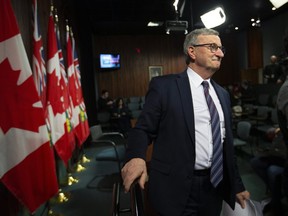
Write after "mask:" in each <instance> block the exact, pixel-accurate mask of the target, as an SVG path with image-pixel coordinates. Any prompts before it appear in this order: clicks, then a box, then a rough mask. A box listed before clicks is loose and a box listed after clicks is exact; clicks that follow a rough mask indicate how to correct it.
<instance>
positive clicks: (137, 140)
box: [127, 71, 245, 216]
mask: <svg viewBox="0 0 288 216" xmlns="http://www.w3.org/2000/svg"><path fill="white" fill-rule="evenodd" d="M211 83H212V85H213V86H214V88H215V91H216V93H217V95H218V98H219V100H220V102H221V105H222V109H223V112H224V118H225V129H226V138H225V141H224V144H223V146H224V149H223V151H224V152H223V156H224V179H223V182H224V186H225V190H224V192H223V198H224V199H225V200H226V202H227V203H228V204H230V206H231V207H232V208H234V205H235V195H236V193H238V192H241V191H244V190H245V188H244V186H243V184H242V180H241V178H240V176H239V173H238V169H237V165H236V161H235V157H234V149H233V135H232V121H231V120H232V116H231V111H230V97H229V94H228V92H227V91H226V90H224V89H223V88H222V87H220V86H219V85H218V84H216V83H215V82H214V81H213V80H211ZM194 128H195V125H194V113H193V103H192V95H191V90H190V84H189V80H188V75H187V72H186V71H185V72H183V73H181V74H174V75H167V76H161V77H155V78H153V79H152V80H151V82H150V85H149V90H148V92H147V95H146V99H145V105H144V109H143V112H142V114H141V115H140V117H139V118H138V121H137V123H136V126H135V128H133V129H132V130H131V132H130V133H129V136H128V148H127V160H130V159H131V158H135V157H140V158H143V159H145V153H146V149H147V146H148V144H150V143H151V142H153V143H154V144H153V153H152V159H151V162H150V169H149V182H148V184H149V199H150V201H151V203H152V205H153V207H154V208H155V209H156V210H158V211H160V212H162V213H164V215H165V216H166V215H171V216H177V215H180V214H181V212H182V211H183V209H184V207H185V204H186V201H187V198H188V195H189V192H190V186H191V183H192V182H191V176H192V175H193V170H194V164H195V130H194Z"/></svg>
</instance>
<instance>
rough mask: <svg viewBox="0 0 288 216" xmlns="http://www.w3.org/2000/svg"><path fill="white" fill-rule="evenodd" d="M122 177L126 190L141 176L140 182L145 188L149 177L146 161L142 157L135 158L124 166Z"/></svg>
mask: <svg viewBox="0 0 288 216" xmlns="http://www.w3.org/2000/svg"><path fill="white" fill-rule="evenodd" d="M121 174H122V178H123V185H124V188H125V192H126V193H127V192H128V191H129V190H130V187H131V185H132V183H133V182H134V181H135V180H136V179H137V178H139V180H138V183H139V185H140V187H141V188H142V189H144V185H145V182H146V181H147V179H148V174H147V167H146V162H145V160H143V159H142V158H133V159H131V160H130V161H128V162H127V163H126V164H125V166H124V167H123V168H122V172H121Z"/></svg>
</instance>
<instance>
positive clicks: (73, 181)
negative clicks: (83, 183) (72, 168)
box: [68, 174, 79, 186]
mask: <svg viewBox="0 0 288 216" xmlns="http://www.w3.org/2000/svg"><path fill="white" fill-rule="evenodd" d="M78 182H79V180H78V179H76V178H74V177H73V176H72V175H71V174H69V176H68V185H69V186H71V185H72V184H76V183H78Z"/></svg>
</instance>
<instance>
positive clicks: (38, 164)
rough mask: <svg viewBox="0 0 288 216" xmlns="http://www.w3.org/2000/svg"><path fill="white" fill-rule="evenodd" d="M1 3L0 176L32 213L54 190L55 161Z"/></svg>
mask: <svg viewBox="0 0 288 216" xmlns="http://www.w3.org/2000/svg"><path fill="white" fill-rule="evenodd" d="M0 5H1V7H0V92H1V93H0V101H2V106H0V180H1V182H2V183H3V184H4V185H5V186H6V187H7V189H8V190H9V191H11V193H12V194H14V196H15V197H16V198H17V199H18V200H19V201H20V202H21V203H22V204H23V205H24V206H26V207H27V209H28V210H29V211H30V212H32V213H33V212H34V211H35V210H36V209H37V208H38V207H39V206H40V205H42V204H43V203H44V202H46V201H47V200H49V199H50V198H51V197H52V196H54V195H56V194H57V193H58V183H57V177H56V169H55V161H54V155H53V151H52V149H51V147H50V142H49V135H48V131H47V126H46V123H45V115H44V109H43V105H42V102H41V100H40V97H39V95H38V93H37V90H36V87H35V83H34V80H33V76H32V70H31V68H30V65H29V61H28V58H27V54H26V52H25V48H24V45H23V41H22V37H21V35H20V32H19V29H18V25H17V22H16V18H15V15H14V13H13V10H12V7H11V4H10V0H0Z"/></svg>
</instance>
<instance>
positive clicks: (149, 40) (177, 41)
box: [93, 34, 240, 98]
mask: <svg viewBox="0 0 288 216" xmlns="http://www.w3.org/2000/svg"><path fill="white" fill-rule="evenodd" d="M234 37H235V35H233V34H232V35H229V37H228V36H225V35H224V37H223V39H222V40H223V41H222V43H223V44H224V45H225V46H226V47H227V50H228V52H227V56H225V58H224V59H223V63H222V66H221V69H220V71H218V72H217V73H216V74H215V75H214V78H215V79H216V80H217V81H218V82H219V83H220V84H230V83H233V82H235V81H237V80H239V78H240V69H239V68H238V63H237V52H234V51H233V49H235V47H236V46H235V44H234V41H235V40H234V39H233V38H234ZM184 38H185V36H184V35H153V36H151V35H148V36H147V35H142V36H105V37H104V36H102V37H100V36H94V38H93V41H94V45H93V51H94V62H93V65H94V71H93V73H94V74H95V80H96V82H97V87H96V91H98V92H101V90H102V89H107V90H108V91H109V92H110V95H111V96H112V97H113V98H116V97H130V96H142V95H145V93H146V91H147V88H148V84H149V73H148V68H149V66H154V65H155V66H162V67H163V74H171V73H179V72H182V71H184V69H186V64H185V57H184V53H183V42H184ZM100 53H119V54H120V55H121V69H119V70H114V71H104V72H101V70H100V69H99V54H100Z"/></svg>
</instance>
